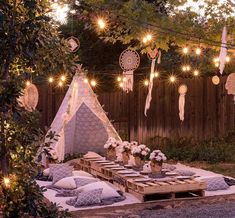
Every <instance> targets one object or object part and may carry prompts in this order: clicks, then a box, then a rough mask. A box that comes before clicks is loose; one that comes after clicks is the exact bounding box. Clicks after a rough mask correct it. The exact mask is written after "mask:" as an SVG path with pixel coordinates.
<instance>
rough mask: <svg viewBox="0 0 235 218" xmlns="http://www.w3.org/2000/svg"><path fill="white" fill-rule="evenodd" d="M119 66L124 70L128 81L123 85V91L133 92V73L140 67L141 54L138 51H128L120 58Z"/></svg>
mask: <svg viewBox="0 0 235 218" xmlns="http://www.w3.org/2000/svg"><path fill="white" fill-rule="evenodd" d="M119 64H120V67H121V68H122V70H123V76H124V77H125V78H126V81H125V82H124V84H123V90H124V91H126V92H129V91H133V82H134V76H133V73H134V70H135V69H137V68H138V67H139V65H140V56H139V54H138V53H137V52H136V51H132V50H130V49H126V50H124V51H123V52H122V53H121V55H120V57H119Z"/></svg>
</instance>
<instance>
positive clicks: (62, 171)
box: [50, 164, 73, 185]
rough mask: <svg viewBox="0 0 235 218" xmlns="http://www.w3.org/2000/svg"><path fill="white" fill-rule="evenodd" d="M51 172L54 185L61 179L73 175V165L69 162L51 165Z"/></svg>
mask: <svg viewBox="0 0 235 218" xmlns="http://www.w3.org/2000/svg"><path fill="white" fill-rule="evenodd" d="M50 174H51V176H52V177H53V180H52V184H53V185H54V184H55V183H56V182H58V181H59V180H61V179H63V178H65V177H69V176H72V175H73V166H69V165H67V164H59V165H54V166H52V167H50Z"/></svg>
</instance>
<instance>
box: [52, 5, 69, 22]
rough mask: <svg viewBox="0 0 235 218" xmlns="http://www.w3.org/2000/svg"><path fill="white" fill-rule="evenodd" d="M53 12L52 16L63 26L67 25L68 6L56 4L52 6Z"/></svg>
mask: <svg viewBox="0 0 235 218" xmlns="http://www.w3.org/2000/svg"><path fill="white" fill-rule="evenodd" d="M51 8H52V12H51V13H50V16H51V17H52V18H53V19H54V20H55V21H58V22H59V23H61V24H65V23H67V15H68V12H69V6H68V5H67V4H64V5H59V4H58V3H54V4H52V5H51Z"/></svg>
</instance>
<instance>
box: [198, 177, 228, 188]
mask: <svg viewBox="0 0 235 218" xmlns="http://www.w3.org/2000/svg"><path fill="white" fill-rule="evenodd" d="M201 180H203V181H205V182H206V183H207V189H206V190H207V191H217V190H225V189H228V188H229V186H228V184H227V183H226V182H225V181H224V178H223V177H207V178H202V179H201Z"/></svg>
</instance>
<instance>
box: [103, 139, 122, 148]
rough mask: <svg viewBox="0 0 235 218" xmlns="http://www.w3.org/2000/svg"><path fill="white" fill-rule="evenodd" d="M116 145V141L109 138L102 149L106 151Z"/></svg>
mask: <svg viewBox="0 0 235 218" xmlns="http://www.w3.org/2000/svg"><path fill="white" fill-rule="evenodd" d="M118 145H119V143H118V142H117V140H116V139H115V138H112V137H110V138H109V139H108V141H107V142H106V143H105V145H104V148H105V149H108V150H109V149H115V148H116V147H117V146H118Z"/></svg>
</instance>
